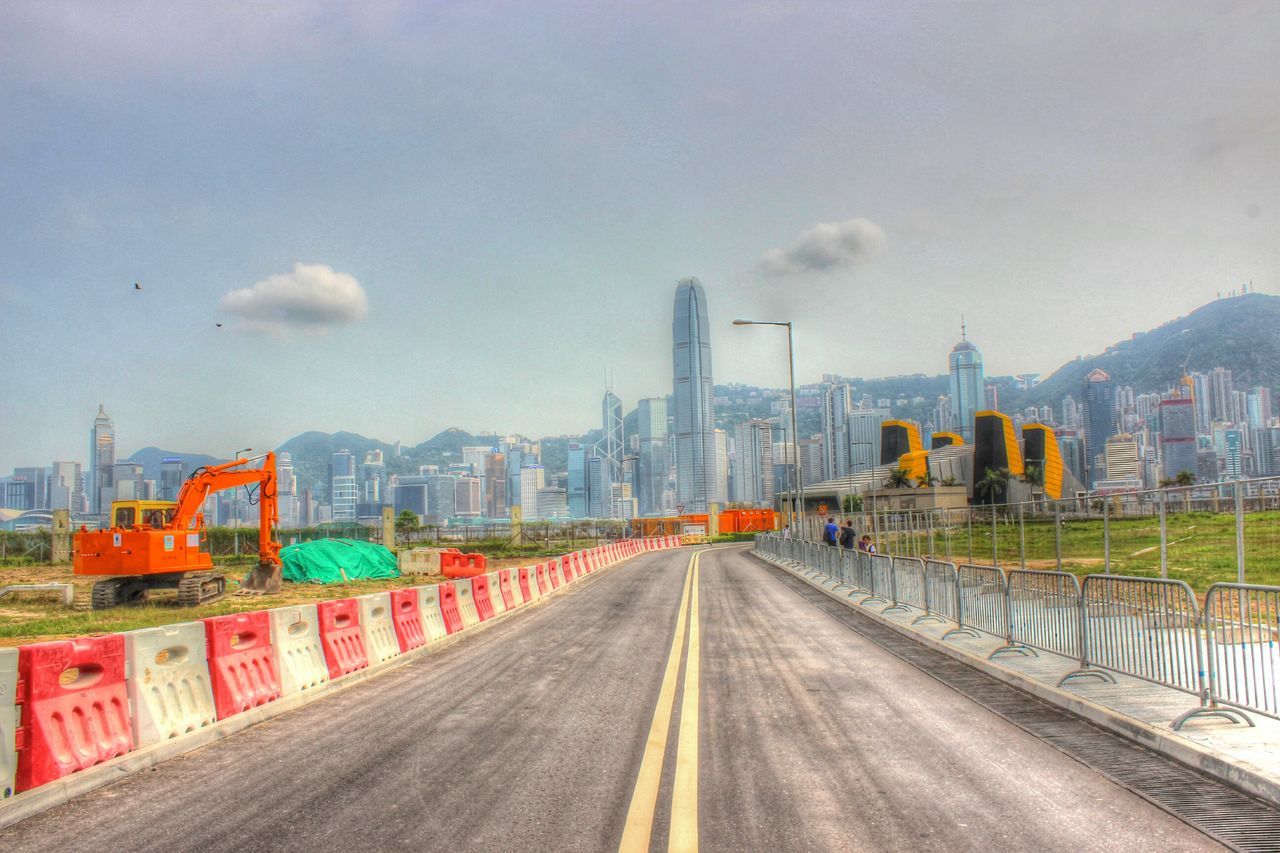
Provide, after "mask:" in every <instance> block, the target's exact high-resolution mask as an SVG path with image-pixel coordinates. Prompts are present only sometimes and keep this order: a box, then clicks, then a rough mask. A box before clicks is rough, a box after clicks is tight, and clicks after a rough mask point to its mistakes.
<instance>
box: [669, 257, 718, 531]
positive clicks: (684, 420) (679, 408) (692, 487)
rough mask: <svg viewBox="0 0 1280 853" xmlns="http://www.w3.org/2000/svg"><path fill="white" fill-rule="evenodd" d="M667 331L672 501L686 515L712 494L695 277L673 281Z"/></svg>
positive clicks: (704, 336)
mask: <svg viewBox="0 0 1280 853" xmlns="http://www.w3.org/2000/svg"><path fill="white" fill-rule="evenodd" d="M671 331H672V338H673V342H674V350H673V353H672V355H673V359H672V362H673V367H674V370H673V383H672V384H673V385H674V394H673V397H674V401H675V420H676V423H675V458H676V502H677V503H678V504H680V505H681V506H683V507H684V510H683V511H684V512H686V513H693V512H706V511H707V504H708V503H711V502H713V501H714V500H715V494H716V440H715V428H716V411H715V394H714V391H713V390H712V385H711V334H710V328H709V324H708V321H707V294H706V293H705V292H704V291H703V289H702V283H701V282H699V281H698V280H697V279H696V278H686V279H683V280H681V281H680V282H679V283H678V284H677V285H676V303H675V318H674V321H673V322H672V324H671Z"/></svg>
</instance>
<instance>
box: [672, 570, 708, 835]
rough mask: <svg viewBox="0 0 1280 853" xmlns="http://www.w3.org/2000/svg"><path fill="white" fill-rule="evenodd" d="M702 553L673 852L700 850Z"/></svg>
mask: <svg viewBox="0 0 1280 853" xmlns="http://www.w3.org/2000/svg"><path fill="white" fill-rule="evenodd" d="M702 553H703V552H701V551H699V552H698V553H696V554H694V555H693V561H692V572H691V574H692V582H691V591H690V595H689V653H688V655H687V657H686V658H685V669H684V681H683V695H682V697H681V704H680V733H679V735H678V738H679V739H678V740H677V741H676V772H675V784H674V786H673V788H672V793H671V832H670V835H669V840H668V843H667V849H668V850H669V851H673V853H674V851H681V853H686V852H687V851H688V852H689V853H691V852H692V851H697V849H698V709H699V688H700V679H701V667H700V660H701V650H700V645H699V643H700V640H699V634H700V629H699V617H698V579H699V574H700V566H699V564H700V562H701V560H700V558H701V556H702Z"/></svg>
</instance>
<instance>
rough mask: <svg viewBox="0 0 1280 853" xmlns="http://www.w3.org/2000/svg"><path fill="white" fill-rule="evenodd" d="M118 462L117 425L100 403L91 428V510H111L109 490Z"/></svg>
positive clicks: (112, 485) (89, 487)
mask: <svg viewBox="0 0 1280 853" xmlns="http://www.w3.org/2000/svg"><path fill="white" fill-rule="evenodd" d="M115 464H116V427H115V424H114V423H112V422H111V418H110V416H108V415H107V413H106V411H105V410H104V409H103V407H102V405H101V404H99V405H98V416H97V417H96V418H94V419H93V428H92V429H91V430H89V478H90V481H89V484H88V485H87V486H86V491H88V493H89V511H90V512H95V513H97V512H110V511H111V501H112V500H113V497H112V493H111V492H110V491H108V490H109V489H112V488H113V487H114V486H115V482H114V480H113V476H114V475H113V471H114V470H115Z"/></svg>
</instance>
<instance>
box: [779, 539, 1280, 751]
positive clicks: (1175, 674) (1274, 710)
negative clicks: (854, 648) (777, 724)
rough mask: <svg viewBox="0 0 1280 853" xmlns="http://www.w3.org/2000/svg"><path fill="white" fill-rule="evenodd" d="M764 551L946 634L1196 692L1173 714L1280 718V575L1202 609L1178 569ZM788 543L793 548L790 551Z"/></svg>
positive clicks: (1221, 591) (795, 545) (1221, 595)
mask: <svg viewBox="0 0 1280 853" xmlns="http://www.w3.org/2000/svg"><path fill="white" fill-rule="evenodd" d="M757 549H758V550H760V551H762V552H763V553H766V554H770V555H773V556H778V557H780V558H782V559H788V558H790V559H792V560H793V561H794V562H796V563H797V564H798V565H801V566H803V567H804V572H805V573H806V574H815V575H826V576H827V577H828V578H831V579H832V580H833V581H835V582H836V583H835V587H833V588H836V587H840V586H847V587H849V588H851V589H856V590H859V591H862V592H865V593H867V595H866V597H864V598H863V599H862V601H861V603H862V604H869V603H873V602H883V603H885V604H887V605H888V606H887V607H885V608H884V609H883V610H882V611H881V612H885V613H887V612H890V611H893V610H901V611H904V612H909V611H910V610H911V609H915V610H919V611H921V612H922V615H919V616H917V617H916V618H915V619H914V620H913V622H912V624H916V623H918V622H920V621H922V620H925V619H934V620H937V621H939V622H944V623H952V624H954V626H955V627H954V628H952V629H951V630H949V631H947V632H946V633H944V634H943V636H942V639H943V640H947V639H950V638H952V637H956V636H961V635H968V636H974V637H976V636H979V634H980V633H981V634H987V635H989V636H993V637H997V638H1000V639H1003V640H1004V645H1003V646H1001V647H999V648H997V649H996V650H995V651H993V652H992V653H991V655H990V656H989V657H995V656H996V655H998V654H1001V653H1004V652H1019V653H1022V654H1035V653H1036V650H1040V651H1045V652H1050V653H1053V654H1057V655H1061V656H1063V657H1068V658H1072V659H1074V660H1075V661H1076V662H1077V667H1076V668H1075V669H1074V670H1072V671H1070V672H1068V673H1067V674H1065V675H1063V676H1062V678H1061V679H1060V680H1059V681H1058V684H1059V686H1061V685H1064V684H1067V683H1068V682H1071V681H1073V680H1075V679H1078V678H1085V677H1090V678H1098V679H1100V680H1104V681H1109V682H1113V683H1114V681H1115V678H1114V677H1113V676H1112V675H1111V673H1117V674H1121V675H1127V676H1130V677H1132V678H1136V679H1139V680H1143V681H1147V682H1150V683H1153V684H1159V685H1161V686H1164V687H1169V688H1172V689H1174V690H1178V691H1181V692H1183V693H1187V694H1189V695H1192V696H1195V697H1197V698H1198V699H1199V705H1198V707H1196V708H1194V709H1192V710H1190V711H1187V712H1186V713H1184V714H1182V715H1181V716H1179V717H1178V718H1177V719H1176V720H1174V721H1173V728H1175V729H1180V728H1181V727H1182V726H1183V724H1184V723H1186V722H1187V720H1190V719H1193V718H1196V717H1222V718H1226V719H1228V720H1231V721H1232V722H1244V723H1247V724H1248V725H1250V726H1252V725H1254V723H1253V720H1252V719H1250V717H1249V715H1248V714H1247V713H1245V711H1253V712H1256V713H1260V714H1264V715H1266V716H1270V717H1275V718H1277V719H1280V587H1267V586H1259V585H1252V584H1233V583H1219V584H1214V585H1213V586H1211V587H1210V588H1209V591H1208V594H1207V595H1206V599H1205V606H1204V610H1203V611H1200V610H1199V608H1198V606H1197V603H1196V598H1195V595H1194V593H1193V592H1192V590H1191V588H1190V587H1189V586H1188V585H1187V584H1186V583H1184V582H1182V581H1175V580H1164V579H1159V578H1139V577H1126V576H1120V575H1089V576H1087V577H1086V578H1085V579H1084V581H1083V583H1081V581H1080V580H1079V579H1077V578H1076V576H1075V575H1072V574H1070V573H1068V572H1050V571H1032V570H1027V569H1014V570H1010V571H1009V572H1008V573H1007V574H1006V573H1005V572H1004V571H1002V570H1001V569H999V568H994V567H991V566H977V565H971V564H961V565H959V566H956V565H955V564H953V563H950V562H947V561H943V560H921V559H920V558H916V557H893V558H891V557H889V556H888V555H883V554H875V555H871V554H867V553H865V552H861V551H858V552H848V551H845V550H843V549H838V548H832V547H831V546H827V545H820V544H817V543H812V542H797V541H795V540H779V539H777V538H776V537H768V536H766V537H758V538H757ZM788 555H790V557H788Z"/></svg>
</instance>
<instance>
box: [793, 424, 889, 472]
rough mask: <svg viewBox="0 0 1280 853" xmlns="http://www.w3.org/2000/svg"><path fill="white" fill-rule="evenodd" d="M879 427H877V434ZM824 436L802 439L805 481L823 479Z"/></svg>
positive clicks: (801, 465)
mask: <svg viewBox="0 0 1280 853" xmlns="http://www.w3.org/2000/svg"><path fill="white" fill-rule="evenodd" d="M878 431H879V428H878V427H877V434H878ZM822 440H823V439H822V436H821V435H817V436H814V437H813V438H802V439H800V471H801V473H803V474H804V482H806V483H808V484H810V485H812V484H814V483H818V482H821V481H822V459H823V455H824V454H823V452H822Z"/></svg>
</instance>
